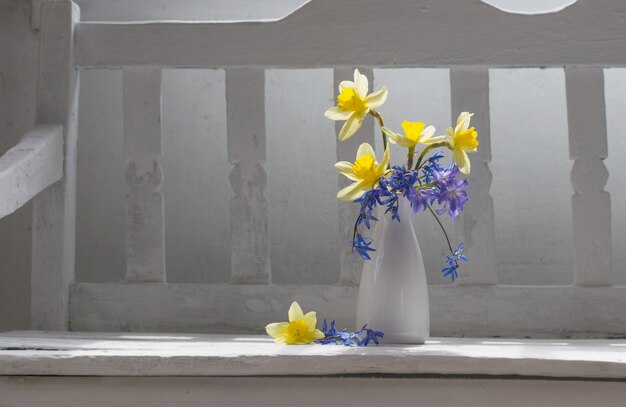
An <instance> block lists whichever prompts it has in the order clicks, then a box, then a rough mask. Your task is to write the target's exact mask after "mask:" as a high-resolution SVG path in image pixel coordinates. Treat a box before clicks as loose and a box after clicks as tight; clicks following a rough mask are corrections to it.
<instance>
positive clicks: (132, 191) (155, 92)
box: [124, 68, 166, 282]
mask: <svg viewBox="0 0 626 407" xmlns="http://www.w3.org/2000/svg"><path fill="white" fill-rule="evenodd" d="M161 139H162V137H161V70H160V69H157V68H125V69H124V150H125V155H126V280H127V281H131V282H147V281H153V282H164V281H165V280H166V275H165V243H164V236H165V232H164V211H163V194H162V193H161V186H162V184H163V169H162V167H161V156H162V151H161V150H162V142H161V141H162V140H161Z"/></svg>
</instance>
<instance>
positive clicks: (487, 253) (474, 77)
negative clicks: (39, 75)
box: [450, 67, 497, 285]
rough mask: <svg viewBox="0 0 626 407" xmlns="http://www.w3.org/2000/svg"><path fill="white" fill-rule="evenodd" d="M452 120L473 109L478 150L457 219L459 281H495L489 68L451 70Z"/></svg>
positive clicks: (473, 122) (490, 282)
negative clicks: (461, 251)
mask: <svg viewBox="0 0 626 407" xmlns="http://www.w3.org/2000/svg"><path fill="white" fill-rule="evenodd" d="M450 91H451V102H452V103H451V105H452V109H451V112H452V118H451V123H456V119H457V117H458V115H459V114H460V113H461V112H473V113H474V116H473V117H472V126H473V127H475V128H476V129H477V130H478V141H479V143H480V145H479V147H478V151H477V152H476V153H474V154H472V155H471V157H470V160H471V161H472V171H471V173H470V176H469V177H468V179H469V187H468V189H467V190H468V193H469V196H470V200H469V202H468V204H467V206H466V207H465V209H464V211H463V212H461V215H460V216H459V217H458V218H457V219H456V222H455V227H456V233H457V238H458V240H459V241H460V242H463V244H464V247H465V253H466V254H467V256H468V257H469V258H470V261H469V262H467V263H463V265H462V267H461V271H460V276H459V283H460V284H463V285H474V284H496V282H497V276H496V246H495V228H494V215H493V199H492V198H491V196H490V195H489V188H490V187H491V178H492V177H491V171H490V170H489V162H490V161H491V128H490V121H489V69H488V68H487V67H458V68H452V69H450Z"/></svg>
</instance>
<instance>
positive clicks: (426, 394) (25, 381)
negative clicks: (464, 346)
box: [0, 376, 626, 407]
mask: <svg viewBox="0 0 626 407" xmlns="http://www.w3.org/2000/svg"><path fill="white" fill-rule="evenodd" d="M0 393H1V394H2V395H3V397H4V400H5V401H6V402H7V403H8V404H7V405H10V406H12V407H32V406H39V405H45V406H47V407H84V406H86V405H89V406H93V407H112V406H115V407H117V406H120V407H121V406H151V407H171V406H181V407H182V406H219V407H242V406H257V407H275V406H301V407H319V406H320V405H321V404H324V403H331V402H332V403H334V401H335V400H338V401H337V403H341V405H342V406H346V407H361V406H368V405H389V406H415V405H426V406H463V407H484V406H498V405H501V404H502V401H503V400H506V405H507V406H508V407H527V406H568V407H589V406H597V407H622V406H623V404H624V398H625V397H626V387H625V385H624V383H609V382H597V381H594V382H591V381H582V380H576V381H572V380H567V381H557V380H549V381H547V380H502V379H500V378H478V379H477V378H471V380H467V378H466V379H462V378H410V377H409V378H407V377H405V378H394V379H389V378H385V379H380V378H372V377H341V378H338V377H141V378H140V377H113V378H108V377H107V378H103V377H41V376H39V377H32V376H31V377H24V376H18V377H3V378H0ZM329 400H330V401H329Z"/></svg>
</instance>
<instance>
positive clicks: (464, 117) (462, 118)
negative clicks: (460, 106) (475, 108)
mask: <svg viewBox="0 0 626 407" xmlns="http://www.w3.org/2000/svg"><path fill="white" fill-rule="evenodd" d="M473 115H474V114H473V113H469V112H462V113H461V114H460V115H459V117H458V119H456V127H455V129H454V132H455V133H458V132H460V131H465V130H467V129H468V128H469V125H470V119H471V117H472V116H473Z"/></svg>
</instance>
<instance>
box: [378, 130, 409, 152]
mask: <svg viewBox="0 0 626 407" xmlns="http://www.w3.org/2000/svg"><path fill="white" fill-rule="evenodd" d="M382 131H383V133H385V135H386V136H387V138H388V140H389V142H390V143H392V144H397V145H399V146H402V147H407V148H408V147H409V145H405V144H407V142H408V143H410V140H407V138H406V137H404V136H403V135H401V134H398V133H394V132H393V131H391V130H389V129H388V128H386V127H383V128H382Z"/></svg>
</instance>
